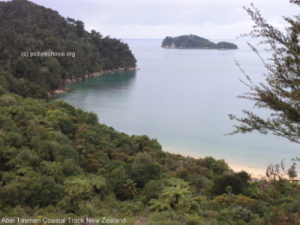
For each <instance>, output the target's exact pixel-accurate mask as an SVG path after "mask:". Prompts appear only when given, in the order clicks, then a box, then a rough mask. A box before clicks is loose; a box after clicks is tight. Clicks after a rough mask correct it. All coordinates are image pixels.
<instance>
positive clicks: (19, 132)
mask: <svg viewBox="0 0 300 225" xmlns="http://www.w3.org/2000/svg"><path fill="white" fill-rule="evenodd" d="M0 19H1V20H0V27H1V29H0V223H1V224H20V221H21V222H22V221H23V223H22V224H25V223H26V224H30V225H31V224H32V225H33V224H35V225H36V224H53V225H54V224H80V225H83V224H100V223H110V224H122V223H125V224H130V225H131V224H136V225H145V224H149V225H150V224H157V225H162V224H170V225H171V224H172V225H201V224H203V225H208V224H241V225H243V224H261V225H265V224H278V225H279V224H297V221H298V222H299V216H298V215H299V208H300V195H299V193H300V187H299V185H298V184H297V183H292V182H290V181H289V180H287V179H284V178H282V177H280V176H279V174H276V173H273V174H271V175H272V176H268V177H267V178H266V179H261V180H256V181H255V180H252V179H251V177H250V175H249V174H247V173H246V172H244V171H241V172H238V173H234V172H233V171H232V170H231V169H230V168H229V167H228V165H227V163H226V162H225V161H224V160H216V159H214V158H212V157H206V158H203V159H195V158H191V157H183V156H181V155H176V154H171V153H168V152H164V151H163V150H162V146H161V145H160V144H159V143H158V142H157V140H155V139H151V138H149V137H148V136H146V135H143V136H136V135H132V136H129V135H127V134H124V133H120V132H117V131H116V130H114V129H113V128H112V127H108V126H106V125H103V124H101V123H99V120H98V116H97V115H96V114H95V113H93V112H84V111H83V110H81V109H76V108H75V107H73V106H71V105H69V104H67V103H66V102H64V101H61V100H55V101H53V102H50V103H49V102H47V98H48V92H49V91H51V90H54V89H57V88H60V87H62V86H63V84H64V82H66V80H68V79H70V80H72V79H77V78H85V75H86V74H92V73H95V72H101V71H105V70H111V69H119V68H124V69H129V68H131V67H135V63H136V60H135V58H134V56H133V55H132V53H131V51H130V49H129V48H128V45H127V44H125V43H122V42H121V41H119V40H116V39H111V38H109V37H105V38H103V37H102V36H101V35H100V33H98V32H96V31H93V32H91V33H89V32H87V31H85V30H84V26H83V22H81V21H75V20H73V19H64V18H62V17H61V16H59V14H58V13H57V12H56V11H53V10H51V9H46V8H44V7H42V6H39V5H36V4H34V3H31V2H29V1H26V0H13V1H12V2H0ZM56 51H57V52H59V51H63V52H75V54H76V56H75V57H61V58H60V56H56V57H50V56H44V57H36V56H32V57H30V53H31V52H40V53H41V52H56ZM22 52H23V55H22ZM24 52H25V53H24ZM26 52H28V54H29V55H28V56H26ZM277 176H279V178H280V179H278V177H277ZM291 176H292V175H291ZM97 221H98V222H97ZM99 221H100V222H99Z"/></svg>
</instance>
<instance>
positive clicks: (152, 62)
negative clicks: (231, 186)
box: [56, 39, 300, 169]
mask: <svg viewBox="0 0 300 225" xmlns="http://www.w3.org/2000/svg"><path fill="white" fill-rule="evenodd" d="M122 41H123V42H125V43H127V44H128V45H129V47H130V49H131V51H132V52H133V54H134V55H135V57H136V59H137V67H138V70H136V71H125V72H114V73H107V74H105V75H103V76H100V77H93V78H90V79H86V80H83V81H80V82H76V83H72V84H70V85H69V86H68V88H70V89H71V90H70V91H69V92H67V93H64V94H61V95H59V96H57V97H56V98H59V99H62V100H64V101H66V102H68V103H70V104H71V105H73V106H75V107H77V108H81V109H83V110H85V111H92V112H94V113H96V114H97V115H98V117H99V121H100V123H103V124H106V125H108V126H111V127H113V128H114V129H115V130H118V131H120V132H124V133H127V134H129V135H148V136H149V137H150V138H153V139H157V140H158V142H159V143H160V144H161V145H162V148H163V150H165V151H168V152H172V153H177V154H182V155H186V156H191V157H206V156H212V157H214V158H216V159H224V160H225V161H226V162H228V163H230V164H240V165H244V166H249V167H255V168H261V169H266V168H267V167H268V166H269V165H271V164H273V165H274V164H280V163H281V161H282V160H283V161H284V163H285V164H286V165H290V164H291V163H292V161H291V159H292V158H295V157H297V156H300V154H299V153H300V152H299V146H298V144H296V143H292V142H290V141H288V140H286V139H284V138H282V137H277V136H274V135H272V134H270V135H263V134H260V133H258V132H252V133H246V134H235V135H228V134H229V133H231V132H232V131H234V130H235V128H234V126H235V125H238V124H239V123H238V122H237V121H232V120H230V119H229V116H228V115H229V114H234V115H236V116H239V117H243V115H244V114H243V113H242V110H252V111H253V112H255V113H256V114H257V115H261V116H262V117H264V118H266V117H268V115H269V114H270V112H269V111H268V110H266V109H257V108H254V107H253V106H254V102H253V101H250V100H247V99H241V98H238V97H237V96H239V95H242V94H243V93H247V92H249V91H250V90H249V87H247V86H246V85H245V84H244V83H243V81H247V79H246V77H245V74H247V75H249V76H250V77H251V79H252V81H253V83H257V84H258V83H260V82H264V81H265V78H266V77H265V74H267V73H268V71H266V69H265V67H264V64H263V62H262V60H261V58H262V59H264V60H265V62H266V63H270V61H269V58H270V53H269V52H266V51H265V47H266V46H256V44H257V43H258V42H257V41H254V40H243V39H234V40H223V41H228V42H232V43H235V44H237V45H238V47H239V48H238V49H237V50H216V49H165V48H161V42H162V40H153V39H151V40H146V39H143V40H140V39H124V40H122ZM211 41H213V42H215V43H217V42H218V41H220V40H211ZM247 42H249V43H251V44H252V45H254V46H256V48H257V49H258V50H259V52H260V53H261V58H260V57H259V56H258V55H257V54H256V53H255V52H253V51H252V49H251V48H250V47H249V46H248V44H247ZM237 63H238V64H239V65H240V66H238V65H237Z"/></svg>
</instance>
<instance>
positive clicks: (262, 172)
mask: <svg viewBox="0 0 300 225" xmlns="http://www.w3.org/2000/svg"><path fill="white" fill-rule="evenodd" d="M164 151H166V152H169V153H172V154H179V155H183V156H189V157H193V158H196V159H198V158H205V156H200V155H195V154H182V153H181V152H180V150H174V149H173V150H169V149H168V150H166V149H164ZM182 152H188V151H182ZM215 159H217V158H215ZM224 160H225V162H226V163H227V164H228V166H229V167H230V168H231V169H232V170H233V171H234V172H241V171H246V172H247V173H248V174H250V175H251V178H252V179H262V178H265V177H266V169H267V168H265V169H263V168H258V167H252V166H247V165H242V164H236V163H228V161H227V160H226V159H224Z"/></svg>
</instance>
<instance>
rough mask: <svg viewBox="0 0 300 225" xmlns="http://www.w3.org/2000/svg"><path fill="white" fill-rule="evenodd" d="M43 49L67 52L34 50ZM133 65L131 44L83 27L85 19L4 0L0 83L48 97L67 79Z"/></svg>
mask: <svg viewBox="0 0 300 225" xmlns="http://www.w3.org/2000/svg"><path fill="white" fill-rule="evenodd" d="M45 52H47V53H49V54H50V53H52V52H53V53H56V54H57V53H62V54H65V55H64V56H62V54H60V55H57V56H52V57H41V56H37V54H35V56H34V55H33V53H45ZM135 66H136V59H135V58H134V56H133V55H132V53H131V51H130V49H129V47H128V45H127V44H125V43H123V42H121V41H120V40H117V39H113V38H110V37H102V35H101V34H100V33H98V32H96V31H94V30H93V31H92V32H87V31H85V29H84V23H83V22H82V21H79V20H74V19H71V18H67V19H65V18H63V17H61V16H60V15H59V14H58V12H56V11H54V10H52V9H48V8H45V7H43V6H39V5H36V4H34V3H32V2H29V1H27V0H13V1H8V2H0V84H1V85H2V86H3V87H5V88H6V89H8V90H10V91H12V92H14V93H17V94H19V95H21V96H23V97H35V98H47V97H48V92H49V91H51V90H55V89H59V88H61V87H62V86H63V85H64V83H65V82H66V81H68V80H76V79H78V78H85V77H86V75H90V74H93V73H98V72H101V71H105V70H112V69H119V68H123V69H129V68H134V67H135Z"/></svg>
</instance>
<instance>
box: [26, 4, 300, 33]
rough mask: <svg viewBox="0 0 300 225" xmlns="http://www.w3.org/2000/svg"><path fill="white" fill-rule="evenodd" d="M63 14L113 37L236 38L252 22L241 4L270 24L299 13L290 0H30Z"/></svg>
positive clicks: (247, 30) (275, 24)
mask: <svg viewBox="0 0 300 225" xmlns="http://www.w3.org/2000/svg"><path fill="white" fill-rule="evenodd" d="M32 2H34V3H37V4H39V5H42V6H45V7H48V8H52V9H54V10H56V11H58V12H59V14H60V15H62V16H64V17H71V18H74V19H76V20H82V21H83V22H84V23H85V28H86V29H87V30H89V31H90V30H92V29H94V30H96V31H98V32H100V33H101V34H102V35H104V36H107V35H109V36H111V37H114V38H120V39H125V38H149V39H150V38H151V39H163V38H164V37H166V36H178V35H184V34H195V35H199V36H202V37H205V38H208V39H234V38H236V37H237V36H239V34H241V33H248V32H249V31H250V30H251V28H252V25H253V22H252V21H251V19H250V17H249V16H248V15H247V13H246V11H245V10H244V9H243V6H247V7H248V6H250V3H251V2H252V3H254V4H255V6H256V7H257V8H259V10H260V11H261V14H262V15H263V16H264V17H265V18H266V19H267V20H268V21H269V22H270V23H271V24H272V25H274V26H276V27H278V28H280V29H283V28H284V26H285V24H286V23H285V22H284V20H283V19H282V16H283V15H284V16H293V15H297V14H298V12H299V10H300V7H299V6H297V5H295V4H291V3H289V0H227V1H224V0H51V1H49V0H32Z"/></svg>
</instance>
